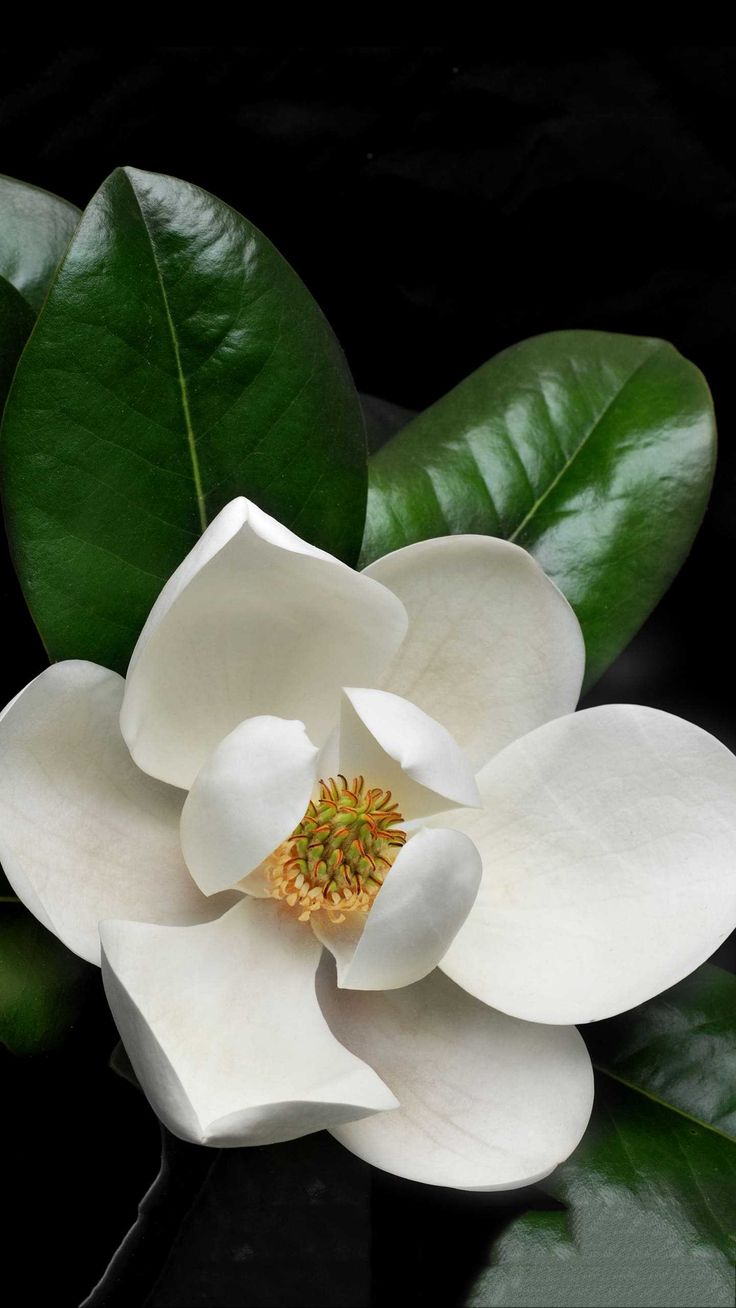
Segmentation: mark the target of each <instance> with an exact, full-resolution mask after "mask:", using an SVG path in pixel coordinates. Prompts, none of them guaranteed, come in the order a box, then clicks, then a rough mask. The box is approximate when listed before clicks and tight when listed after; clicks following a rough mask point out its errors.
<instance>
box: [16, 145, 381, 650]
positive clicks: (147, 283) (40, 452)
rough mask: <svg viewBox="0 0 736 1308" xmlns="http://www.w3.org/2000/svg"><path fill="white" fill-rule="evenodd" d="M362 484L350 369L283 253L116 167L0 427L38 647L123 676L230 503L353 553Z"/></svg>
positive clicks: (206, 200)
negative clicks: (160, 599) (181, 573)
mask: <svg viewBox="0 0 736 1308" xmlns="http://www.w3.org/2000/svg"><path fill="white" fill-rule="evenodd" d="M365 477H366V471H365V437H364V431H363V424H362V416H361V413H360V406H359V402H358V398H357V394H356V392H355V390H354V387H353V384H352V380H351V378H350V374H349V372H348V370H347V366H346V364H345V360H344V358H343V355H342V353H341V351H340V348H339V346H338V344H337V342H336V340H335V337H334V336H333V334H332V332H331V330H330V328H329V326H328V324H327V322H326V321H325V319H324V317H323V315H322V313H321V312H320V310H319V308H318V307H317V305H316V304H315V302H314V300H313V299H312V297H311V296H310V294H309V292H308V291H307V290H306V288H305V287H304V286H303V284H302V283H301V282H300V281H299V279H298V277H297V276H296V274H295V273H294V271H293V270H292V269H291V267H290V266H289V265H288V264H287V263H286V261H285V260H284V259H283V258H282V257H281V255H280V254H279V253H278V251H276V250H275V249H274V247H273V246H272V245H271V244H270V242H269V241H267V240H266V238H265V237H264V236H262V234H261V233H260V232H259V231H257V229H256V228H254V227H253V226H252V225H251V224H250V223H248V222H247V221H246V220H245V219H244V218H242V217H241V216H240V215H239V214H237V213H235V212H234V211H233V210H232V209H230V208H229V207H228V206H227V205H226V204H224V203H222V201H220V200H217V199H215V198H214V197H213V196H211V195H209V194H208V193H207V192H205V191H202V190H200V189H199V188H198V187H196V186H192V185H190V184H188V183H186V182H182V181H178V180H177V179H175V178H170V177H162V176H159V175H157V174H154V173H145V172H140V171H138V170H137V169H133V168H124V169H119V170H118V171H116V172H115V173H113V174H112V176H111V177H110V178H108V180H107V181H106V182H105V183H104V185H103V186H102V187H101V189H100V190H99V191H98V193H97V195H96V196H95V197H94V199H93V200H92V202H91V203H90V205H89V207H88V208H87V210H86V212H85V214H84V216H83V218H82V221H81V223H80V225H79V227H78V229H77V231H76V234H75V236H74V239H73V241H72V243H71V246H70V247H69V250H68V253H67V255H66V257H65V259H64V261H63V263H62V265H61V267H60V269H59V273H58V275H57V277H56V279H55V281H54V284H53V286H52V289H51V291H50V293H49V297H48V299H47V301H46V304H45V306H44V308H43V310H42V313H41V315H40V317H39V320H38V323H37V325H36V328H35V330H34V333H33V336H32V339H31V341H30V342H29V345H28V348H27V349H26V351H25V353H24V355H23V359H22V363H21V365H20V367H19V368H18V371H17V373H16V378H15V382H14V385H13V388H12V391H11V394H10V396H9V399H8V405H7V409H6V415H5V422H4V427H3V436H2V484H3V496H4V502H5V512H6V520H7V524H8V533H9V538H10V542H11V548H12V550H13V553H14V559H15V563H16V567H17V570H18V574H19V577H20V581H21V585H22V586H23V590H24V593H25V597H26V600H27V602H28V605H29V607H30V610H31V613H32V615H33V617H34V619H35V621H36V624H37V626H38V628H39V630H40V632H41V635H42V637H43V639H44V642H45V644H46V647H47V649H48V652H49V654H50V656H51V657H52V658H53V659H62V658H88V659H92V660H94V661H96V662H98V663H103V664H105V665H106V666H108V667H111V668H116V669H117V670H119V671H121V672H124V671H125V668H126V665H127V661H128V658H129V656H130V653H131V650H132V648H133V645H134V643H135V640H136V638H137V636H138V633H139V631H140V628H141V627H142V625H143V622H144V620H145V618H146V616H147V614H148V611H149V609H150V608H151V605H152V603H153V601H154V600H155V598H156V596H157V594H158V592H159V590H160V588H161V586H162V584H163V582H164V581H165V580H166V579H167V578H168V577H169V576H170V574H171V573H172V572H173V571H174V569H175V568H176V566H177V565H178V563H179V562H180V561H181V559H182V558H183V557H184V556H185V555H186V554H187V553H188V552H189V550H190V549H191V548H192V546H193V545H194V543H195V542H196V540H197V537H198V536H199V534H200V532H201V531H202V529H203V527H204V526H205V525H206V524H207V523H208V522H209V521H210V520H211V519H212V518H213V517H214V516H215V514H216V513H217V512H218V511H219V510H220V509H221V508H222V506H223V505H224V504H226V503H227V502H228V501H229V500H231V499H232V498H233V497H234V496H236V495H238V494H244V495H247V496H248V497H249V498H251V499H253V500H255V501H256V503H258V504H259V505H260V507H261V508H263V509H265V510H266V511H267V512H268V513H271V514H273V515H274V516H275V517H276V518H278V519H279V520H280V521H281V522H284V523H285V524H286V525H287V526H289V527H292V528H293V529H294V530H295V531H296V532H297V533H298V534H300V535H302V536H304V537H306V538H307V539H308V540H310V541H312V543H314V544H316V545H318V546H321V547H322V548H325V549H327V550H329V551H330V552H331V553H333V554H336V555H338V556H340V557H342V558H345V559H346V560H347V561H351V562H354V561H355V557H356V555H357V552H358V549H359V546H360V536H361V532H362V528H363V518H364V504H365Z"/></svg>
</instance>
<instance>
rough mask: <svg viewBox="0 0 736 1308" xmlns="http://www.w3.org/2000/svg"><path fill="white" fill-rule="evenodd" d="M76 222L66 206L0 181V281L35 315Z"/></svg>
mask: <svg viewBox="0 0 736 1308" xmlns="http://www.w3.org/2000/svg"><path fill="white" fill-rule="evenodd" d="M79 219H80V213H79V210H78V209H77V208H76V206H75V205H73V204H69V202H68V200H62V199H60V198H59V196H58V195H52V194H51V193H50V192H49V191H42V190H40V189H39V188H38V187H37V186H31V185H30V184H29V183H28V182H19V181H16V179H15V178H14V177H2V176H0V276H2V277H5V278H6V279H7V281H9V282H11V283H12V285H13V286H15V287H16V288H17V290H19V291H20V293H21V295H22V296H23V297H24V298H25V299H26V300H27V301H28V304H30V306H31V308H32V309H34V310H35V312H36V313H38V310H39V309H40V308H41V305H42V304H43V302H44V299H45V297H46V292H47V291H48V289H49V286H50V285H51V281H52V278H53V276H54V273H55V272H56V269H57V268H58V266H59V263H60V261H61V259H62V256H63V254H64V251H65V250H66V247H67V245H68V244H69V242H70V240H71V238H72V235H73V233H74V229H75V227H76V226H77V223H78V222H79Z"/></svg>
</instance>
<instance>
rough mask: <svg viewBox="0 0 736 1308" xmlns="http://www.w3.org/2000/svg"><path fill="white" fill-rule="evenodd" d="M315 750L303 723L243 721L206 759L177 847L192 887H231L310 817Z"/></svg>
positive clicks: (191, 794)
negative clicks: (194, 884) (194, 885)
mask: <svg viewBox="0 0 736 1308" xmlns="http://www.w3.org/2000/svg"><path fill="white" fill-rule="evenodd" d="M318 757H319V750H318V749H317V747H316V746H315V745H313V744H312V742H311V741H310V739H309V737H308V736H307V733H306V731H305V730H304V723H303V722H285V721H284V720H283V718H269V717H260V718H248V720H247V721H246V722H241V724H240V726H239V727H236V728H235V730H234V731H231V732H230V735H229V736H226V737H225V739H224V740H223V741H221V742H220V744H219V745H218V746H217V748H216V749H215V750H213V752H212V753H211V754H210V756H209V758H208V759H207V761H206V762H205V764H204V766H203V767H202V768H201V769H200V771H199V773H198V774H197V777H196V779H195V782H194V785H193V786H192V789H191V790H190V792H189V795H188V796H187V799H186V802H185V804H184V809H183V812H182V815H181V845H182V849H183V851H184V858H185V859H186V863H187V867H188V868H189V871H190V872H191V874H192V876H193V877H194V880H195V881H196V882H197V885H198V886H199V887H200V888H201V889H202V890H203V891H204V892H205V894H206V895H211V894H212V893H213V892H214V891H216V890H224V889H225V888H226V887H227V886H234V885H235V883H236V882H237V881H240V879H241V878H242V877H244V876H247V874H248V873H249V872H252V871H253V869H254V868H255V867H257V866H258V864H259V863H260V862H262V860H263V859H264V858H266V856H267V855H268V854H270V853H272V851H273V850H274V849H276V848H277V846H278V845H280V844H281V842H282V841H283V840H286V839H287V837H288V836H290V835H291V833H292V831H293V830H294V828H295V827H296V826H297V824H298V823H299V822H301V820H302V818H303V817H304V814H305V813H306V811H307V806H308V804H309V800H310V798H311V795H312V790H313V788H314V783H315V781H316V779H317V766H316V762H317V758H318Z"/></svg>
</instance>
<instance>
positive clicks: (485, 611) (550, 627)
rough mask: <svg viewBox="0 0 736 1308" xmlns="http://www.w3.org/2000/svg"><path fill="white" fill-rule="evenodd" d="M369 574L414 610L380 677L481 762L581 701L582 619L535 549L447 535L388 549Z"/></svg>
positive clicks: (473, 759)
mask: <svg viewBox="0 0 736 1308" xmlns="http://www.w3.org/2000/svg"><path fill="white" fill-rule="evenodd" d="M363 575H364V576H368V577H372V578H373V579H374V580H376V581H380V582H382V583H383V584H384V585H385V586H388V587H389V589H390V590H392V591H393V592H394V594H395V595H398V597H399V599H400V600H402V602H403V604H404V605H405V607H406V610H407V613H408V614H409V631H408V634H407V637H406V640H405V641H404V643H403V645H402V646H401V648H400V649H399V651H398V652H397V654H396V656H395V658H394V660H393V662H392V664H391V666H390V667H389V668H388V669H387V671H386V673H385V674H384V677H383V680H382V681H381V682H380V683H379V684H380V685H382V686H383V687H384V688H385V689H386V690H392V691H395V692H396V693H397V694H399V695H403V696H405V697H406V698H407V699H409V700H411V701H412V703H415V704H418V705H419V707H420V708H423V709H425V710H426V712H428V713H431V714H432V715H433V717H436V718H438V719H439V721H440V722H442V723H443V725H444V726H445V727H447V728H448V730H449V731H451V732H452V735H453V737H454V738H455V740H456V741H457V742H458V744H459V745H461V746H462V748H463V749H464V750H465V752H466V754H467V756H468V758H469V759H470V762H471V763H472V765H473V767H474V768H475V769H476V770H477V769H478V768H479V767H481V766H482V765H483V764H484V763H486V762H487V761H488V760H489V759H490V758H491V757H492V756H493V755H494V754H495V753H496V752H497V751H498V750H500V749H503V747H504V746H505V745H508V744H510V743H511V741H513V740H516V739H517V737H519V736H523V735H524V734H525V733H526V732H528V731H531V730H532V728H534V727H537V726H540V725H541V724H542V723H543V722H547V721H549V720H550V719H551V718H556V717H560V716H561V715H562V714H563V713H571V712H572V710H573V709H574V708H575V705H576V703H577V700H578V696H579V694H580V687H581V685H582V680H583V672H584V668H585V646H584V643H583V636H582V632H581V630H580V624H579V622H578V620H577V618H576V617H575V614H574V613H573V611H572V609H571V607H570V605H569V604H568V602H567V600H566V599H565V597H564V596H563V595H562V594H561V592H560V591H559V590H558V589H557V587H556V586H555V585H554V583H553V582H551V581H550V579H549V578H548V577H547V576H545V574H544V572H543V571H542V569H541V568H540V567H539V565H538V564H537V563H536V562H535V560H534V559H533V558H532V557H531V555H530V554H528V553H527V552H526V550H523V549H520V548H519V547H518V546H517V545H513V544H511V542H509V541H504V540H497V539H496V538H495V537H491V536H443V537H441V538H439V539H437V540H426V541H420V542H419V543H418V544H415V545H407V546H406V547H405V548H404V549H400V550H396V551H395V552H394V553H393V554H387V555H386V556H385V557H384V558H382V559H378V560H377V561H376V562H375V563H372V564H371V565H370V567H368V568H366V569H365V572H364V574H363Z"/></svg>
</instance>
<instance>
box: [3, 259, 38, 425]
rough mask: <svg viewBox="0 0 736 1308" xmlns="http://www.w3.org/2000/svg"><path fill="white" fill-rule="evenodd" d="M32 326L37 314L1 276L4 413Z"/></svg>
mask: <svg viewBox="0 0 736 1308" xmlns="http://www.w3.org/2000/svg"><path fill="white" fill-rule="evenodd" d="M32 326H33V314H32V312H31V310H30V309H29V307H28V305H27V304H26V302H25V300H24V299H23V296H22V295H20V294H19V293H18V291H16V289H15V287H14V286H11V284H10V282H6V281H5V278H4V277H0V414H1V413H2V410H3V405H4V404H5V397H6V395H7V393H8V391H9V390H10V383H11V382H12V380H13V373H14V372H15V368H16V364H17V362H18V360H19V358H20V355H21V351H22V349H23V346H24V345H25V343H26V341H27V339H28V336H29V334H30V331H31V328H32Z"/></svg>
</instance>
